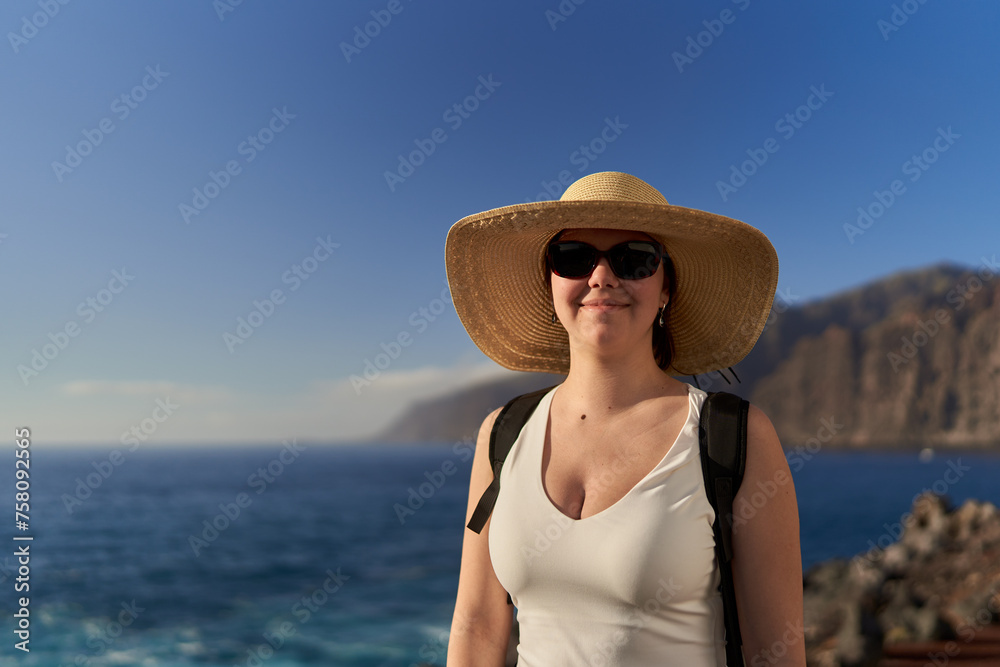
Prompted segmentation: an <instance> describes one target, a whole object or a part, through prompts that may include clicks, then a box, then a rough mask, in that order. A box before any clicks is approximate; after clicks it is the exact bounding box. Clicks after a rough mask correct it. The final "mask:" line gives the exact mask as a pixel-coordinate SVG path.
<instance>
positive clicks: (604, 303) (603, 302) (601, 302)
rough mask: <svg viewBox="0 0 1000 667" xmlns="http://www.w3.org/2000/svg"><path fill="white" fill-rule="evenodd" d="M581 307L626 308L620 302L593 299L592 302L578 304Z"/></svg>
mask: <svg viewBox="0 0 1000 667" xmlns="http://www.w3.org/2000/svg"><path fill="white" fill-rule="evenodd" d="M580 305H581V306H623V307H624V306H626V305H628V304H624V303H622V302H621V301H614V300H613V299H594V300H593V301H584V302H583V303H581V304H580Z"/></svg>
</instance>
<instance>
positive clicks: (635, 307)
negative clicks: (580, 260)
mask: <svg viewBox="0 0 1000 667" xmlns="http://www.w3.org/2000/svg"><path fill="white" fill-rule="evenodd" d="M559 240H560V241H583V242H585V243H589V244H590V245H592V246H594V247H595V248H597V249H598V250H608V249H609V248H611V247H612V246H615V245H617V244H619V243H623V242H625V241H652V240H654V239H652V238H651V237H650V236H648V235H646V234H644V233H642V232H633V231H627V230H619V229H569V230H566V231H565V232H563V233H562V234H561V235H560V236H559ZM550 278H551V285H552V301H553V305H554V306H555V311H556V316H557V317H558V318H559V321H560V322H562V324H563V326H564V327H565V328H566V331H567V332H568V334H569V337H570V340H571V341H573V340H575V341H576V342H577V343H582V344H585V345H593V346H598V347H601V346H609V345H610V346H614V347H621V348H622V349H625V350H627V349H628V347H627V346H629V345H634V344H637V343H638V342H639V341H641V340H642V339H643V338H645V337H647V336H648V335H650V331H651V328H652V326H653V322H654V320H655V319H656V318H657V316H658V310H659V308H660V306H661V305H662V304H664V303H666V302H667V301H668V300H669V291H668V289H667V287H668V286H666V285H664V284H663V264H662V262H661V263H660V266H658V267H657V268H656V272H655V273H653V274H652V275H651V276H649V277H648V278H642V279H640V280H624V279H622V278H619V277H618V276H616V275H615V274H614V272H613V271H612V270H611V267H610V266H609V264H608V260H607V258H606V257H601V259H600V260H599V261H598V263H597V266H596V267H594V271H593V273H591V274H590V275H589V276H588V277H586V278H562V277H560V276H557V275H555V274H554V273H551V271H550ZM649 349H650V350H651V349H652V348H651V347H650V348H649Z"/></svg>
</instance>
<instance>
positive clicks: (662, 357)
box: [542, 229, 677, 371]
mask: <svg viewBox="0 0 1000 667" xmlns="http://www.w3.org/2000/svg"><path fill="white" fill-rule="evenodd" d="M564 231H566V230H565V229H563V230H560V231H558V232H557V233H556V234H555V236H553V237H552V238H551V239H549V241H548V242H547V243H546V244H545V248H546V258H547V257H548V245H549V243H553V242H555V241H557V240H558V239H559V237H560V236H562V233H563V232H564ZM643 234H645V232H643ZM646 236H649V235H648V234H646ZM650 238H652V237H650ZM654 240H656V239H654ZM656 242H657V243H660V241H658V240H656ZM660 246H661V247H663V261H662V262H661V265H662V266H663V285H664V287H666V288H667V293H668V294H669V296H670V298H669V300H668V301H667V306H666V308H665V309H664V311H663V323H664V324H663V326H662V327H661V326H660V325H659V321H658V320H657V323H656V324H654V325H653V359H655V360H656V365H657V366H659V367H660V369H661V370H664V371H665V370H667V369H668V368H670V363H671V362H672V361H673V359H674V354H675V352H674V338H673V336H671V335H670V310H671V307H672V306H673V305H674V297H675V296H676V294H677V272H676V271H675V270H674V263H673V261H671V259H670V253H668V252H667V249H666V247H665V246H663V244H662V243H660ZM542 266H543V271H544V272H545V284H546V285H547V286H548V288H549V298H552V272H551V271H550V270H549V266H548V261H547V259H546V260H545V261H543V264H542Z"/></svg>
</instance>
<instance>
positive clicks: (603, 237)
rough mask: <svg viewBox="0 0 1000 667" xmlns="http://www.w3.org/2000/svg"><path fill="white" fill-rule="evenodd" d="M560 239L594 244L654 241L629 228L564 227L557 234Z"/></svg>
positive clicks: (609, 244)
mask: <svg viewBox="0 0 1000 667" xmlns="http://www.w3.org/2000/svg"><path fill="white" fill-rule="evenodd" d="M559 240H560V241H584V242H586V243H591V244H593V245H594V246H598V247H600V246H604V245H608V246H609V247H610V246H611V245H614V244H616V243H622V242H624V241H655V240H656V239H654V238H653V237H652V236H650V235H649V234H646V233H645V232H638V231H633V230H631V229H565V230H563V232H562V234H561V235H560V236H559Z"/></svg>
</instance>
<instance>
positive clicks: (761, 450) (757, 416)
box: [747, 403, 787, 468]
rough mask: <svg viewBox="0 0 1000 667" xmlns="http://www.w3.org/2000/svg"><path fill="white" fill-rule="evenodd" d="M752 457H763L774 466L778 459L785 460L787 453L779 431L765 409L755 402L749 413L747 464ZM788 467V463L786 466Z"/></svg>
mask: <svg viewBox="0 0 1000 667" xmlns="http://www.w3.org/2000/svg"><path fill="white" fill-rule="evenodd" d="M751 459H761V460H763V461H764V462H767V463H768V464H769V465H768V467H771V468H773V467H774V466H775V464H777V462H778V459H780V460H781V461H782V462H784V461H785V453H784V450H783V449H782V448H781V441H780V440H779V439H778V433H777V432H776V431H775V430H774V424H772V423H771V419H770V418H769V417H768V416H767V415H766V414H764V411H763V410H761V409H760V408H758V407H757V406H756V405H754V404H753V403H751V404H750V410H749V412H748V413H747V465H748V466H749V465H750V461H751ZM785 467H786V468H787V465H786V466H785Z"/></svg>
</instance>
